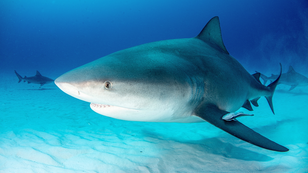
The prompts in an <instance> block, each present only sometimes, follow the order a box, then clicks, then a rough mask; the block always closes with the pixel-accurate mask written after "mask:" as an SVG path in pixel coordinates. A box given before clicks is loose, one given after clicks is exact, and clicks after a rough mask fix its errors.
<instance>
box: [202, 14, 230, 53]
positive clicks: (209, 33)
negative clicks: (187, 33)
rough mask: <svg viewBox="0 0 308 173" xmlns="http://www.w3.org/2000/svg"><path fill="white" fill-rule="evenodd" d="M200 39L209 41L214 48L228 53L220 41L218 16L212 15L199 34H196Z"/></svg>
mask: <svg viewBox="0 0 308 173" xmlns="http://www.w3.org/2000/svg"><path fill="white" fill-rule="evenodd" d="M197 38H199V39H200V40H202V41H204V42H206V43H209V44H210V45H211V46H213V47H214V48H216V49H218V50H219V51H222V52H224V53H226V54H229V52H228V51H227V49H226V47H225V45H224V42H223V41H222V36H221V29H220V23H219V18H218V16H215V17H213V18H212V19H211V20H210V21H209V22H208V23H207V24H206V25H205V27H204V28H203V29H202V31H201V32H200V34H199V35H198V36H197Z"/></svg>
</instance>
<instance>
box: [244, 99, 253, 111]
mask: <svg viewBox="0 0 308 173" xmlns="http://www.w3.org/2000/svg"><path fill="white" fill-rule="evenodd" d="M242 107H243V108H245V109H247V110H249V111H253V109H252V107H251V104H250V101H249V100H246V101H245V103H244V104H243V106H242Z"/></svg>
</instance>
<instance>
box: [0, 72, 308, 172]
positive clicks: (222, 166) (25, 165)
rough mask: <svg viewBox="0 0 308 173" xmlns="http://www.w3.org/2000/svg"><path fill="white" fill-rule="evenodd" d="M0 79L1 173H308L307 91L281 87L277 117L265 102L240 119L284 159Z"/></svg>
mask: <svg viewBox="0 0 308 173" xmlns="http://www.w3.org/2000/svg"><path fill="white" fill-rule="evenodd" d="M29 73H30V74H31V72H29ZM33 73H34V72H33ZM48 77H49V76H48ZM51 77H53V76H51ZM54 77H55V76H54ZM0 78H1V81H0V95H1V99H0V114H1V115H0V172H1V173H10V172H18V173H21V172H22V173H27V172H31V173H32V172H39V173H44V172H57V173H62V172H65V173H70V172H116V173H117V172H279V173H280V172H308V166H307V165H308V135H307V132H308V107H307V101H308V88H296V89H294V91H292V92H287V89H288V87H284V86H279V87H278V90H277V92H276V94H275V96H274V107H275V111H276V115H273V114H272V113H271V111H270V109H269V106H268V105H267V103H266V101H265V99H261V100H260V107H258V108H254V110H255V111H254V112H253V113H254V114H255V116H253V117H243V118H241V119H240V121H241V122H243V123H244V124H246V125H248V126H249V127H252V128H254V129H255V130H256V131H258V132H260V133H261V134H263V135H264V136H267V137H268V138H270V139H272V140H274V141H276V142H278V143H280V144H282V145H284V146H286V147H288V148H289V149H290V151H289V152H286V153H279V152H273V151H268V150H265V149H262V148H258V147H255V146H253V145H251V144H249V143H246V142H243V141H241V140H239V139H237V138H235V137H233V136H231V135H229V134H227V133H225V132H223V131H221V130H220V129H218V128H216V127H214V126H212V125H210V124H208V123H196V124H177V123H143V122H126V121H121V120H116V119H112V118H107V117H104V116H101V115H99V114H96V113H94V112H93V111H92V110H91V109H90V108H89V103H86V102H83V101H80V100H77V99H75V98H73V97H71V96H68V95H66V94H65V93H63V92H62V91H60V90H59V89H58V88H57V87H56V86H55V85H53V84H50V85H46V86H44V87H43V88H44V89H43V90H39V89H38V88H39V85H34V84H29V85H28V84H26V83H20V84H18V83H17V81H18V79H17V77H16V76H15V75H14V73H13V71H12V73H10V74H4V73H0Z"/></svg>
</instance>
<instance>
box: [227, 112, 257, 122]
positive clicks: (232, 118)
mask: <svg viewBox="0 0 308 173" xmlns="http://www.w3.org/2000/svg"><path fill="white" fill-rule="evenodd" d="M242 116H253V114H244V113H243V112H230V113H228V114H226V115H224V116H223V117H222V119H223V120H225V121H237V120H236V118H238V117H242Z"/></svg>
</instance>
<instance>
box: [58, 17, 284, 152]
mask: <svg viewBox="0 0 308 173" xmlns="http://www.w3.org/2000/svg"><path fill="white" fill-rule="evenodd" d="M259 76H260V74H255V75H253V76H251V75H250V74H249V73H248V72H247V71H246V70H245V69H244V67H242V65H241V64H239V62H238V61H237V60H235V59H234V58H233V57H231V56H230V55H229V53H228V51H227V49H226V48H225V46H224V43H223V41H222V37H221V30H220V23H219V18H218V17H214V18H212V19H211V20H210V21H209V22H208V23H207V25H206V26H205V27H204V28H203V30H202V31H201V33H200V34H199V35H198V36H197V37H194V38H184V39H173V40H164V41H158V42H153V43H147V44H143V45H139V46H136V47H132V48H129V49H125V50H121V51H118V52H115V53H112V54H110V55H107V56H105V57H103V58H100V59H97V60H95V61H93V62H90V63H88V64H85V65H83V66H81V67H78V68H76V69H73V70H71V71H69V72H67V73H65V74H63V75H62V76H60V77H58V78H57V79H56V80H55V83H56V85H57V86H58V87H59V88H60V89H61V90H62V91H64V92H65V93H67V94H69V95H71V96H73V97H76V98H78V99H80V100H83V101H86V102H90V103H91V104H90V107H91V109H92V110H93V111H95V112H97V113H99V114H102V115H105V116H109V117H113V118H117V119H122V120H128V121H148V122H183V123H184V122H185V123H191V122H202V121H203V122H204V121H207V122H209V123H211V124H213V125H215V126H216V127H219V128H220V129H222V130H224V131H226V132H228V133H230V134H231V135H233V136H236V137H238V138H240V139H242V140H244V141H247V142H249V143H251V144H254V145H256V146H259V147H262V148H265V149H269V150H274V151H280V152H285V151H288V149H287V148H285V147H283V146H281V145H279V144H277V143H275V142H273V141H271V140H269V139H267V138H265V137H263V136H262V135H260V134H258V133H257V132H255V131H253V130H252V129H250V128H248V127H246V126H245V125H243V124H242V123H240V122H239V121H238V120H236V119H234V120H231V121H225V120H223V116H224V115H226V114H228V113H230V112H234V111H236V110H238V109H239V108H240V107H242V106H243V107H245V108H247V109H249V110H252V107H251V104H250V100H252V99H254V102H253V103H256V100H257V99H258V98H259V97H261V96H265V97H266V98H267V100H268V102H269V105H270V107H271V109H272V111H274V110H273V104H272V96H273V93H274V90H275V87H276V85H277V83H278V80H279V77H278V78H277V80H275V81H274V82H273V83H271V84H270V85H268V86H264V85H262V84H261V82H260V81H259V79H258V78H259Z"/></svg>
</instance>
